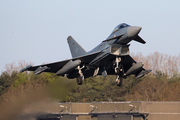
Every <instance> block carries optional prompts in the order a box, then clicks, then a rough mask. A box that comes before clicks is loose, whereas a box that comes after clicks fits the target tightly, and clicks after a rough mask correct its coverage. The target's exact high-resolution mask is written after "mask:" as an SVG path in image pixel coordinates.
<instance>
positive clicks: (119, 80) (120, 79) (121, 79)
mask: <svg viewBox="0 0 180 120" xmlns="http://www.w3.org/2000/svg"><path fill="white" fill-rule="evenodd" d="M122 82H123V78H122V77H117V79H116V84H117V86H121V85H122Z"/></svg>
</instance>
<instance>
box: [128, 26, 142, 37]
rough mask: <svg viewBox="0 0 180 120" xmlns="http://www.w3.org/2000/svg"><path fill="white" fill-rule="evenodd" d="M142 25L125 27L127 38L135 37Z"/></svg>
mask: <svg viewBox="0 0 180 120" xmlns="http://www.w3.org/2000/svg"><path fill="white" fill-rule="evenodd" d="M141 29H142V27H137V26H131V27H128V28H127V35H128V37H129V38H133V37H135V36H136V35H137V34H138V33H139V32H140V31H141Z"/></svg>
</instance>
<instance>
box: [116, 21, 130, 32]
mask: <svg viewBox="0 0 180 120" xmlns="http://www.w3.org/2000/svg"><path fill="white" fill-rule="evenodd" d="M129 26H130V25H128V24H126V23H122V24H119V25H118V26H116V27H115V28H114V30H113V33H114V32H116V31H118V30H120V29H122V28H125V27H129Z"/></svg>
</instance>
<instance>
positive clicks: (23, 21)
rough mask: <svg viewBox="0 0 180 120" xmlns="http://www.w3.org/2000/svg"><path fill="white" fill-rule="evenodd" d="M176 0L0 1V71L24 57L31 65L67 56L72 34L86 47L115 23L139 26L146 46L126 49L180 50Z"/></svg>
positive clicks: (102, 37) (179, 16) (103, 36)
mask: <svg viewBox="0 0 180 120" xmlns="http://www.w3.org/2000/svg"><path fill="white" fill-rule="evenodd" d="M179 6H180V1H178V0H124V1H122V0H89V1H87V0H0V58H1V59H0V71H3V70H4V67H5V65H6V64H9V63H12V62H13V61H15V62H18V61H21V60H25V61H26V62H27V63H28V62H32V63H34V65H39V64H42V63H50V62H57V61H61V60H65V59H69V58H71V54H70V51H69V47H68V44H67V37H68V36H69V35H71V36H72V37H73V38H74V39H75V40H76V41H78V42H79V44H80V45H81V46H82V47H83V48H84V49H85V50H86V51H90V50H91V49H92V48H94V47H95V46H96V45H98V44H99V43H100V42H101V41H103V40H105V39H106V38H107V37H108V36H109V34H110V33H111V32H112V30H113V29H114V27H116V26H117V25H118V24H120V23H127V24H130V25H132V26H140V27H142V30H141V32H140V34H139V35H140V36H141V37H142V38H143V39H144V40H145V41H146V42H147V43H146V44H145V45H144V44H140V43H137V42H131V46H130V52H131V53H139V52H141V53H142V54H143V55H149V54H150V53H154V52H156V51H158V52H160V53H166V54H171V55H179V53H180V7H179Z"/></svg>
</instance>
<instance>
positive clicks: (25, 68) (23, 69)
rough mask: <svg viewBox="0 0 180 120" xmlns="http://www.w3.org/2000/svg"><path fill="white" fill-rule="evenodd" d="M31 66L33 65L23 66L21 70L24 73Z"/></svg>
mask: <svg viewBox="0 0 180 120" xmlns="http://www.w3.org/2000/svg"><path fill="white" fill-rule="evenodd" d="M31 67H32V65H28V66H26V67H24V68H22V69H21V70H20V72H21V73H22V72H24V71H26V70H28V69H29V68H31Z"/></svg>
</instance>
